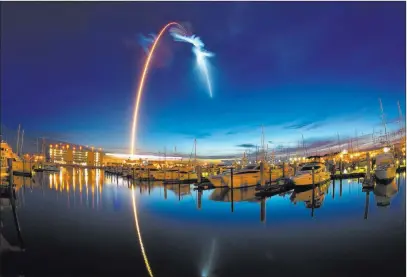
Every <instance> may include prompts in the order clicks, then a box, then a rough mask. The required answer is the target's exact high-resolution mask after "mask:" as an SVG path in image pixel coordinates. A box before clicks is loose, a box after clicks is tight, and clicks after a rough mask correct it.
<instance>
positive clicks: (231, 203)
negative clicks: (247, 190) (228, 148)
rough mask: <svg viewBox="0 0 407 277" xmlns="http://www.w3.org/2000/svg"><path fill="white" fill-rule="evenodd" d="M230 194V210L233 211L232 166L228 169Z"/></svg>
mask: <svg viewBox="0 0 407 277" xmlns="http://www.w3.org/2000/svg"><path fill="white" fill-rule="evenodd" d="M230 187H231V190H230V194H231V200H232V201H230V210H231V211H232V213H233V212H234V210H235V209H234V203H233V167H232V168H231V169H230Z"/></svg>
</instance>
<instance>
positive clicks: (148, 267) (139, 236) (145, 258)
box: [131, 186, 153, 276]
mask: <svg viewBox="0 0 407 277" xmlns="http://www.w3.org/2000/svg"><path fill="white" fill-rule="evenodd" d="M131 195H132V199H133V214H134V221H135V222H136V229H137V235H138V240H139V243H140V248H141V253H142V254H143V258H144V263H145V264H146V268H147V271H148V274H150V276H153V272H152V271H151V268H150V264H149V263H148V258H147V254H146V252H145V250H144V244H143V240H142V238H141V232H140V226H139V224H138V216H137V206H136V195H135V192H134V186H132V187H131Z"/></svg>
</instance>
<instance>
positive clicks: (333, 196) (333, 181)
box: [332, 179, 335, 199]
mask: <svg viewBox="0 0 407 277" xmlns="http://www.w3.org/2000/svg"><path fill="white" fill-rule="evenodd" d="M332 199H335V179H333V180H332Z"/></svg>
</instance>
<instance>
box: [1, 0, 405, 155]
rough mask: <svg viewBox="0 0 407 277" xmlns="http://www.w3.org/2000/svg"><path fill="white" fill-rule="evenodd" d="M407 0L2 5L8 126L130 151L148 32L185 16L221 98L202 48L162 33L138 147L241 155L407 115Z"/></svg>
mask: <svg viewBox="0 0 407 277" xmlns="http://www.w3.org/2000/svg"><path fill="white" fill-rule="evenodd" d="M405 5H406V4H405V3H403V2H393V3H385V2H371V3H367V2H360V3H359V2H350V3H347V2H337V3H321V2H262V3H243V2H241V3H233V2H224V3H222V2H201V3H169V2H168V3H158V2H145V3H131V2H121V3H74V2H70V3H62V2H61V3H45V2H41V3H17V2H16V3H11V2H10V3H4V2H3V3H2V34H1V49H2V51H1V67H2V68H1V74H2V76H1V77H2V82H1V89H2V91H1V92H2V106H1V108H2V122H3V123H4V124H5V125H6V126H8V127H9V128H17V125H18V124H19V123H21V124H22V125H23V126H24V129H25V130H26V133H27V134H29V133H31V134H35V135H37V134H38V135H44V136H48V137H52V138H55V139H62V140H67V141H71V142H75V143H81V144H85V145H86V144H93V145H96V146H102V147H104V148H105V149H107V150H110V151H114V152H127V149H128V146H129V140H130V125H131V121H132V110H133V106H134V100H135V97H136V95H135V90H134V88H135V86H136V84H137V82H138V75H139V72H140V70H141V65H142V63H143V61H144V59H145V52H144V51H143V49H142V47H141V46H140V44H139V35H140V34H144V35H147V34H149V33H157V32H158V31H159V30H160V28H161V27H162V26H163V25H165V24H166V23H167V22H169V21H174V20H175V21H179V22H186V23H187V25H188V26H189V28H190V29H191V30H192V32H193V33H194V34H196V35H198V36H200V37H201V38H202V40H203V41H204V43H205V47H206V49H207V50H209V51H211V52H214V53H215V54H216V56H215V57H213V58H211V59H210V63H211V76H212V79H213V87H214V97H213V98H209V96H208V93H207V90H206V87H205V85H204V83H202V82H201V80H200V79H199V78H198V77H197V73H196V71H195V70H194V68H195V59H194V56H193V54H192V52H191V46H190V45H188V44H182V43H179V42H174V41H173V40H172V39H171V38H170V36H169V35H168V34H167V35H165V37H164V39H163V40H162V42H161V43H160V45H159V47H158V51H157V55H156V57H155V59H154V61H153V67H152V71H151V72H150V75H149V78H148V81H147V84H146V88H145V91H144V92H145V94H144V95H143V98H142V106H141V110H140V118H139V122H140V123H139V134H138V136H137V137H138V139H139V142H138V148H141V149H142V150H149V151H163V149H164V147H165V146H166V147H167V149H171V150H172V149H173V147H174V146H175V145H176V146H177V150H178V151H184V152H185V153H189V152H190V151H191V149H192V146H193V138H195V137H196V138H197V139H198V153H201V154H230V153H236V152H239V151H240V152H241V151H242V148H240V147H238V145H240V144H259V143H260V134H261V131H260V127H259V126H260V125H262V124H263V125H264V126H265V134H266V140H267V141H269V140H271V141H274V142H276V143H281V142H285V143H287V144H289V143H295V144H297V142H298V141H299V140H301V134H304V136H305V138H306V139H309V140H312V141H316V140H321V141H325V140H327V139H329V138H331V137H336V134H337V132H339V133H340V134H341V136H343V137H346V136H350V135H354V134H355V130H358V132H359V133H361V132H364V133H365V134H366V133H367V132H371V131H372V129H373V128H374V127H375V128H377V129H378V128H380V117H379V116H380V110H379V104H378V98H379V97H381V98H382V101H383V103H384V109H385V112H386V114H387V118H388V119H389V121H392V120H393V119H394V118H396V117H397V101H398V100H399V101H400V102H401V105H402V109H403V111H405V81H406V80H405V76H406V71H405V70H406V69H405V61H406V56H405V52H406V48H405V47H406V43H405V42H406V37H405V33H406V30H405V21H406V19H405V16H406V15H405V10H406V9H405Z"/></svg>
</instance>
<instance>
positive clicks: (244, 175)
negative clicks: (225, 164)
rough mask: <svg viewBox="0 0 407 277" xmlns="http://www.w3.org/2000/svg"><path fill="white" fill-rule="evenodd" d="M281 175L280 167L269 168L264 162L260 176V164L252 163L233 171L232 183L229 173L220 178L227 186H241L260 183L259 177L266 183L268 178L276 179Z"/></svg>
mask: <svg viewBox="0 0 407 277" xmlns="http://www.w3.org/2000/svg"><path fill="white" fill-rule="evenodd" d="M282 175H283V172H282V169H271V168H269V166H268V165H267V164H264V170H263V176H261V172H260V164H254V165H248V166H246V167H244V168H243V169H241V170H239V171H237V172H235V173H233V183H232V178H231V174H230V173H228V174H225V175H223V176H222V177H221V178H222V183H223V184H224V185H226V186H228V187H229V188H232V187H233V188H242V187H251V186H257V185H260V182H261V177H263V181H264V183H266V182H269V181H270V178H271V180H276V179H278V178H280V177H282Z"/></svg>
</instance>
